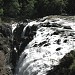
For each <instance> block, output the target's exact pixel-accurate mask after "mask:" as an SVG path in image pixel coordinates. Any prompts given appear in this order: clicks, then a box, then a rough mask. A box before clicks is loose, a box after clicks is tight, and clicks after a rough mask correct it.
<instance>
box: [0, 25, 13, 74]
mask: <svg viewBox="0 0 75 75" xmlns="http://www.w3.org/2000/svg"><path fill="white" fill-rule="evenodd" d="M11 34H12V33H11V26H10V25H9V24H0V75H12V70H11V67H10V61H11V59H10V53H11Z"/></svg>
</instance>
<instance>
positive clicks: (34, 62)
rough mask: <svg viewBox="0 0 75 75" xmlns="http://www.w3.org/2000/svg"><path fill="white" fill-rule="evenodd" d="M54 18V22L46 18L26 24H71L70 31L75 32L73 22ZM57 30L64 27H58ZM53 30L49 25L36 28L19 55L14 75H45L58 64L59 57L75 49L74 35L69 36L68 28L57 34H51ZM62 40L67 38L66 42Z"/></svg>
mask: <svg viewBox="0 0 75 75" xmlns="http://www.w3.org/2000/svg"><path fill="white" fill-rule="evenodd" d="M54 20H55V21H54V22H53V21H52V20H47V19H46V20H45V21H44V22H36V21H32V22H30V23H28V25H30V26H32V25H34V24H35V25H40V23H42V24H43V23H46V22H50V23H57V24H61V25H62V26H71V28H72V29H71V30H72V32H73V33H74V32H75V29H74V28H75V23H73V22H68V21H67V20H63V19H60V18H56V19H54ZM25 29H26V28H24V30H23V32H24V31H25ZM57 30H64V29H63V28H61V29H60V28H59V27H58V28H57ZM55 31H56V29H53V28H50V27H40V28H38V30H37V31H36V36H35V37H34V39H33V40H32V41H31V42H30V43H29V44H28V45H27V47H26V48H25V50H24V52H23V53H22V54H21V56H20V59H19V62H18V65H17V68H16V75H46V72H47V71H48V70H50V69H52V68H53V65H58V64H59V61H60V59H62V58H63V57H64V56H65V55H66V53H69V52H70V51H71V50H74V49H75V39H73V37H75V35H73V36H69V33H72V32H71V31H70V30H69V29H67V30H64V32H63V33H59V34H58V35H54V34H53V33H54V32H55ZM58 40H60V41H59V43H58V42H57V41H58ZM64 40H67V42H66V43H65V42H64ZM26 55H27V56H26ZM25 56H26V57H25Z"/></svg>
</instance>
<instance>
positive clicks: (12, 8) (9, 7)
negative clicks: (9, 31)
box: [3, 0, 20, 17]
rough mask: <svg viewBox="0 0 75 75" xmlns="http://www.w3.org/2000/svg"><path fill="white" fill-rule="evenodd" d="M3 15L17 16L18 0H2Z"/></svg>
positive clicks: (18, 9)
mask: <svg viewBox="0 0 75 75" xmlns="http://www.w3.org/2000/svg"><path fill="white" fill-rule="evenodd" d="M3 6H4V14H5V16H9V17H16V16H18V14H19V11H20V8H19V2H18V0H10V1H9V0H4V5H3Z"/></svg>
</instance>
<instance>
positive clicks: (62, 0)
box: [0, 0, 75, 19]
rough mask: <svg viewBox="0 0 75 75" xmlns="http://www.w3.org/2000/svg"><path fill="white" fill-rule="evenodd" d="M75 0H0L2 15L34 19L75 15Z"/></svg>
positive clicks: (0, 13) (0, 15)
mask: <svg viewBox="0 0 75 75" xmlns="http://www.w3.org/2000/svg"><path fill="white" fill-rule="evenodd" d="M74 3H75V0H0V17H1V18H3V17H9V18H20V19H27V18H28V19H29V18H30V19H34V18H39V17H43V16H48V15H75V4H74Z"/></svg>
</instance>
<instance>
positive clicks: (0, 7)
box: [0, 0, 3, 16]
mask: <svg viewBox="0 0 75 75" xmlns="http://www.w3.org/2000/svg"><path fill="white" fill-rule="evenodd" d="M2 7H3V0H0V16H3V8H2Z"/></svg>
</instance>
